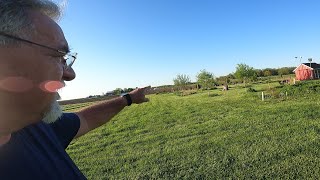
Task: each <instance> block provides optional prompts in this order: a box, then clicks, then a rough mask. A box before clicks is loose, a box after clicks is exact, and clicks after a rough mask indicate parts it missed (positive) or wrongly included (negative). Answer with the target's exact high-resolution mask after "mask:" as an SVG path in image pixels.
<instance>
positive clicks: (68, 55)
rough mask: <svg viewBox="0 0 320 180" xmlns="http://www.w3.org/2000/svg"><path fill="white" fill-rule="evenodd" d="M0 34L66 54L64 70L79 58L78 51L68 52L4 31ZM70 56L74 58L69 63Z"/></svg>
mask: <svg viewBox="0 0 320 180" xmlns="http://www.w3.org/2000/svg"><path fill="white" fill-rule="evenodd" d="M0 36H4V37H7V38H11V39H15V40H18V41H22V42H26V43H29V44H33V45H37V46H40V47H43V48H47V49H50V50H53V51H56V52H58V53H61V54H64V56H63V60H64V61H65V64H64V67H63V69H64V70H68V69H69V68H71V66H72V65H73V63H74V62H75V60H76V59H77V54H78V53H71V52H68V51H63V50H59V49H56V48H52V47H49V46H46V45H43V44H39V43H36V42H32V41H29V40H27V39H22V38H19V37H16V36H13V35H10V34H7V33H4V32H0ZM69 58H72V60H71V62H70V64H67V60H68V59H69Z"/></svg>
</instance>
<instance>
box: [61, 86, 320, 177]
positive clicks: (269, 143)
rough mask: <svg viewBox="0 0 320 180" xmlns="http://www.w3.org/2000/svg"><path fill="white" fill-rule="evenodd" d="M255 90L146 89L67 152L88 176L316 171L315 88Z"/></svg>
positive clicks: (319, 108) (319, 110) (319, 127)
mask: <svg viewBox="0 0 320 180" xmlns="http://www.w3.org/2000/svg"><path fill="white" fill-rule="evenodd" d="M274 85H275V84H274ZM265 86H266V85H253V86H252V88H254V89H258V90H259V91H261V90H263V88H264V87H265ZM257 93H261V92H256V93H247V92H246V90H245V88H233V87H231V90H230V91H227V92H222V91H221V90H220V89H216V90H212V91H210V93H209V96H208V92H207V91H204V92H201V91H199V92H198V93H197V94H192V95H189V96H177V95H175V94H161V95H160V94H159V95H150V96H149V99H150V102H149V103H145V104H142V105H132V106H130V107H127V108H125V109H124V110H123V111H122V112H121V113H119V114H118V115H117V116H116V117H114V118H113V120H112V121H111V122H109V123H107V124H105V125H104V126H102V127H100V128H98V129H96V130H94V131H92V132H90V133H88V134H87V135H85V136H83V137H80V138H79V139H77V140H75V141H73V142H72V143H71V145H70V146H69V148H68V149H67V152H68V153H69V155H70V156H71V157H72V159H73V160H74V161H75V163H76V164H77V165H78V167H79V168H80V170H81V171H82V172H83V173H84V174H85V175H86V176H87V178H88V179H308V178H311V179H319V178H320V171H319V169H320V150H319V149H320V140H319V138H320V121H319V120H320V102H319V101H318V100H319V98H320V95H318V94H316V93H314V94H310V95H308V96H305V97H300V98H297V97H296V98H292V99H290V98H289V99H287V100H283V99H270V100H267V101H261V100H260V98H259V97H258V95H257ZM73 110H75V109H73Z"/></svg>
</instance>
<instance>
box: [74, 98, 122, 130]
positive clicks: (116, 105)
mask: <svg viewBox="0 0 320 180" xmlns="http://www.w3.org/2000/svg"><path fill="white" fill-rule="evenodd" d="M126 105H127V101H126V100H125V99H124V98H123V97H117V98H114V99H111V100H107V101H103V102H100V103H98V104H95V105H92V106H89V107H87V108H85V109H82V110H80V111H79V112H78V113H77V114H79V115H80V116H82V118H84V119H86V122H87V125H88V128H89V129H94V128H96V127H99V126H101V125H102V124H104V123H106V122H108V121H109V120H110V119H112V118H113V117H114V116H115V115H116V114H117V113H119V112H120V111H121V110H122V109H123V108H124V107H125V106H126Z"/></svg>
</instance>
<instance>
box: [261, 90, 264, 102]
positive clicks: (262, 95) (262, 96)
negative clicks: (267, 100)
mask: <svg viewBox="0 0 320 180" xmlns="http://www.w3.org/2000/svg"><path fill="white" fill-rule="evenodd" d="M261 98H262V101H264V94H263V92H261Z"/></svg>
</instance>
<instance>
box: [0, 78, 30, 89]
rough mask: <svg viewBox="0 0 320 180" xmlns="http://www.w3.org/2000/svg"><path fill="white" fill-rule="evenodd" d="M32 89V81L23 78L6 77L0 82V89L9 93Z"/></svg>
mask: <svg viewBox="0 0 320 180" xmlns="http://www.w3.org/2000/svg"><path fill="white" fill-rule="evenodd" d="M32 87H33V83H32V81H31V80H29V79H26V78H24V77H7V78H5V79H2V80H0V89H2V90H5V91H9V92H26V91H28V90H30V89H31V88H32Z"/></svg>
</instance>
